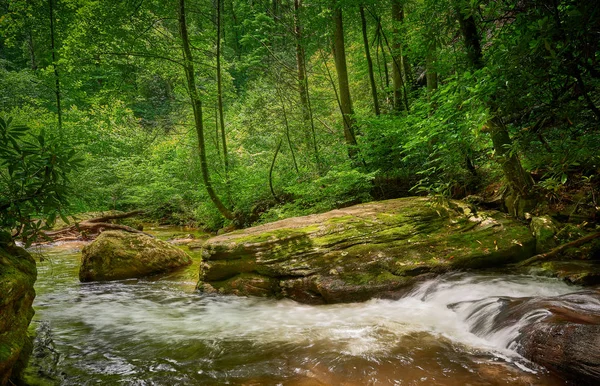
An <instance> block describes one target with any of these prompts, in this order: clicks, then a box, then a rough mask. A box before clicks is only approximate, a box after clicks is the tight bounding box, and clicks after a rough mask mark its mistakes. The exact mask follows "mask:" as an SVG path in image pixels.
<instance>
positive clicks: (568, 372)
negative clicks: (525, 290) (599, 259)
mask: <svg viewBox="0 0 600 386" xmlns="http://www.w3.org/2000/svg"><path fill="white" fill-rule="evenodd" d="M534 312H537V313H545V316H543V317H542V318H541V319H540V320H539V321H537V322H534V323H530V324H527V325H525V326H524V327H523V328H521V330H520V331H519V332H520V336H519V338H518V339H517V343H518V345H517V351H518V352H519V353H520V354H521V355H523V356H524V357H525V358H527V359H529V360H531V361H532V362H534V363H537V364H539V365H542V366H544V367H545V368H546V369H548V370H549V371H551V372H553V373H555V374H556V375H558V376H560V377H562V378H564V379H565V380H567V381H570V382H572V383H573V384H577V385H597V384H598V382H599V381H600V291H586V292H580V293H574V294H569V295H563V296H560V297H556V298H553V299H529V300H526V301H523V302H522V303H520V302H516V303H515V304H513V305H511V306H510V307H509V312H508V314H509V315H512V316H513V318H514V317H518V318H523V317H526V315H527V314H530V315H531V314H532V313H534Z"/></svg>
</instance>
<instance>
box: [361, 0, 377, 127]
mask: <svg viewBox="0 0 600 386" xmlns="http://www.w3.org/2000/svg"><path fill="white" fill-rule="evenodd" d="M359 10H360V21H361V26H362V36H363V44H364V46H365V56H366V58H367V67H368V69H369V82H370V83H371V94H372V95H373V108H374V110H375V115H377V116H379V114H380V111H379V99H378V97H377V85H376V84H375V74H374V73H373V60H372V59H371V52H370V51H369V38H368V37H367V19H366V17H365V7H364V6H363V5H362V4H361V5H360V6H359Z"/></svg>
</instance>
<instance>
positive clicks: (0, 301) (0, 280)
mask: <svg viewBox="0 0 600 386" xmlns="http://www.w3.org/2000/svg"><path fill="white" fill-rule="evenodd" d="M36 278H37V270H36V267H35V261H34V260H33V258H32V257H31V255H30V254H29V253H28V252H27V251H26V250H24V249H23V248H19V247H17V246H15V245H14V244H13V243H12V242H11V240H10V237H8V235H6V234H2V233H1V232H0V294H1V295H0V385H6V384H18V383H19V379H20V377H21V373H22V371H23V370H24V369H25V366H26V364H27V358H28V356H29V354H30V353H31V349H32V342H31V338H30V337H29V335H28V333H27V328H28V326H29V322H31V318H32V317H33V314H34V311H33V308H32V306H31V305H32V303H33V299H34V298H35V290H34V289H33V285H34V283H35V280H36Z"/></svg>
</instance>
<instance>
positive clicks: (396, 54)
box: [391, 0, 408, 111]
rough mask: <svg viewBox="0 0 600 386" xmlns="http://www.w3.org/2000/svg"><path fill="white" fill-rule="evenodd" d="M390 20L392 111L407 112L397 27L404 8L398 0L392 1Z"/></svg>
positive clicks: (406, 97)
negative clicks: (391, 27) (391, 24)
mask: <svg viewBox="0 0 600 386" xmlns="http://www.w3.org/2000/svg"><path fill="white" fill-rule="evenodd" d="M392 20H393V21H394V30H393V37H392V38H393V39H392V47H391V50H392V59H393V72H392V77H393V85H394V109H395V110H396V111H401V110H403V109H404V108H406V110H408V93H407V91H406V84H405V81H404V80H405V79H406V78H407V77H406V76H404V75H405V74H403V72H405V70H406V65H405V62H406V60H405V59H404V57H403V55H402V44H401V43H400V30H399V29H398V26H399V24H400V23H402V22H403V21H404V8H403V7H402V4H401V3H400V0H392Z"/></svg>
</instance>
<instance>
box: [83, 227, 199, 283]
mask: <svg viewBox="0 0 600 386" xmlns="http://www.w3.org/2000/svg"><path fill="white" fill-rule="evenodd" d="M191 263H192V259H191V257H190V256H189V255H188V254H187V253H185V252H183V251H182V250H181V249H179V248H177V247H175V246H173V245H171V244H169V243H167V242H165V241H162V240H159V239H156V238H154V237H152V236H149V235H146V234H143V233H129V232H123V231H106V232H103V233H101V234H100V236H98V238H97V239H96V240H94V241H93V242H92V243H91V244H89V245H87V246H86V247H85V248H83V251H82V261H81V267H80V269H79V280H81V281H82V282H87V281H97V280H120V279H128V278H136V277H142V276H147V275H152V274H156V273H161V272H168V271H172V270H174V269H176V268H179V267H182V266H186V265H190V264H191Z"/></svg>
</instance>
